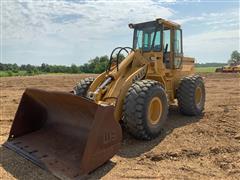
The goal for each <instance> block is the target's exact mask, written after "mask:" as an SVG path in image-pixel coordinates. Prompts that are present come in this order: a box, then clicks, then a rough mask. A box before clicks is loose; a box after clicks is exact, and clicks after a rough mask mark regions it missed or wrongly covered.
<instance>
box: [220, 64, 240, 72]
mask: <svg viewBox="0 0 240 180" xmlns="http://www.w3.org/2000/svg"><path fill="white" fill-rule="evenodd" d="M215 72H223V73H240V64H236V63H233V64H229V65H226V66H223V67H220V68H216V70H215Z"/></svg>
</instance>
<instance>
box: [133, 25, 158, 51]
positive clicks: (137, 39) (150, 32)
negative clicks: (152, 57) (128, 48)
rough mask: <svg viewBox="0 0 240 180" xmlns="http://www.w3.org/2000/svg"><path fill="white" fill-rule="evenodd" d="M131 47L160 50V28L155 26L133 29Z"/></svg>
mask: <svg viewBox="0 0 240 180" xmlns="http://www.w3.org/2000/svg"><path fill="white" fill-rule="evenodd" d="M154 36H155V38H154ZM153 41H154V42H153ZM133 48H134V49H142V50H143V51H151V50H153V51H160V50H161V33H160V30H159V29H158V28H156V27H155V26H153V27H144V28H141V29H135V32H134V40H133Z"/></svg>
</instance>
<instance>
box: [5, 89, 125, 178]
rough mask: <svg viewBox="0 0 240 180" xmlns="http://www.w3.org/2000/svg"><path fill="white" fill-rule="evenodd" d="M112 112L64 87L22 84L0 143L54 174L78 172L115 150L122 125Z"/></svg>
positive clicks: (89, 168)
mask: <svg viewBox="0 0 240 180" xmlns="http://www.w3.org/2000/svg"><path fill="white" fill-rule="evenodd" d="M113 114H114V108H113V106H102V105H98V104H96V103H94V102H92V101H90V100H87V99H85V98H82V97H78V96H75V95H73V94H70V93H64V92H48V91H43V90H38V89H27V90H26V91H25V92H24V94H23V96H22V99H21V102H20V105H19V107H18V110H17V113H16V116H15V119H14V121H13V125H12V128H11V130H10V135H9V139H8V140H7V142H5V144H4V145H5V146H6V147H8V148H10V149H12V150H14V151H16V152H17V153H19V154H21V155H23V156H24V157H25V158H27V159H29V160H31V161H33V162H34V163H36V164H37V165H39V166H40V167H42V168H44V169H47V170H49V171H50V172H52V173H53V174H54V175H55V176H57V177H59V178H64V179H66V178H69V179H75V178H79V177H81V176H82V175H85V174H87V173H89V172H90V171H92V170H94V169H96V168H97V167H99V166H100V165H102V164H103V163H104V162H106V161H107V160H109V159H110V158H111V157H112V156H114V154H116V153H117V151H118V149H119V147H120V144H121V139H122V131H121V127H120V125H119V123H118V122H116V121H115V120H114V115H113Z"/></svg>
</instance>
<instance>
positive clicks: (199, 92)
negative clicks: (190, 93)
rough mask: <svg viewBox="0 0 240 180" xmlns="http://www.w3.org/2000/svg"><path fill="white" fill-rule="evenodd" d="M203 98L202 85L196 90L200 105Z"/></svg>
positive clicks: (197, 101)
mask: <svg viewBox="0 0 240 180" xmlns="http://www.w3.org/2000/svg"><path fill="white" fill-rule="evenodd" d="M201 100H202V89H201V87H197V88H196V91H195V103H196V104H197V105H199V104H200V103H201Z"/></svg>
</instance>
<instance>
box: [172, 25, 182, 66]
mask: <svg viewBox="0 0 240 180" xmlns="http://www.w3.org/2000/svg"><path fill="white" fill-rule="evenodd" d="M173 35H174V37H173V68H174V69H179V68H180V67H181V64H182V59H183V48H182V30H181V29H174V30H173Z"/></svg>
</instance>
